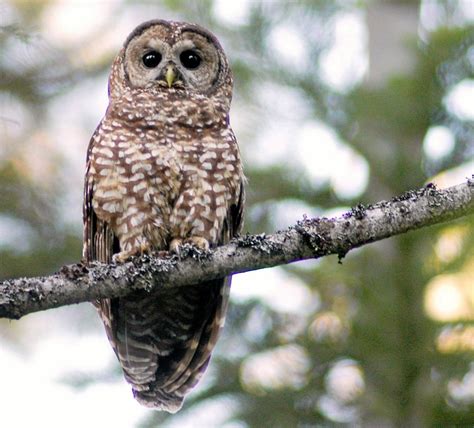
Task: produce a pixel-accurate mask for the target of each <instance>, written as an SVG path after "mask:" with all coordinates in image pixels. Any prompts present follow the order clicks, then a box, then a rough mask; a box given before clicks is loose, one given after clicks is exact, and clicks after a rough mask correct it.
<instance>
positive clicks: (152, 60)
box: [142, 51, 161, 68]
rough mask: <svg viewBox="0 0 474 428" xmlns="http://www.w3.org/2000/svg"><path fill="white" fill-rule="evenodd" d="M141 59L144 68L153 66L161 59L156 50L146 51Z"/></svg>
mask: <svg viewBox="0 0 474 428" xmlns="http://www.w3.org/2000/svg"><path fill="white" fill-rule="evenodd" d="M142 61H143V64H144V65H145V67H146V68H155V67H156V66H157V65H158V64H159V63H160V61H161V54H160V53H159V52H156V51H151V52H147V53H146V54H145V55H143V58H142Z"/></svg>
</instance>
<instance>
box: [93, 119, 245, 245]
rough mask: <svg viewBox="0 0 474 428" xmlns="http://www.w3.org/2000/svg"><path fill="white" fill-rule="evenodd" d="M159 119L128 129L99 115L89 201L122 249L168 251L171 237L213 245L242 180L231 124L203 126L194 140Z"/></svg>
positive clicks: (184, 130) (186, 130) (181, 128)
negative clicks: (193, 237)
mask: <svg viewBox="0 0 474 428" xmlns="http://www.w3.org/2000/svg"><path fill="white" fill-rule="evenodd" d="M167 113H168V114H169V113H170V112H167ZM165 117H167V118H169V117H175V118H176V117H177V116H176V115H174V116H173V115H167V116H165ZM178 117H179V116H178ZM159 119H160V117H159V116H158V115H155V123H152V124H151V125H150V123H149V122H150V121H148V122H147V126H146V127H139V126H137V124H134V125H133V127H130V128H127V127H125V126H124V125H123V124H120V123H119V122H117V120H114V121H110V120H107V119H104V121H103V122H102V124H101V126H100V127H99V130H98V133H97V134H96V136H95V138H96V141H95V145H94V146H93V148H92V151H91V157H92V162H91V165H93V166H92V168H91V171H90V180H91V182H93V183H94V190H93V194H94V196H93V200H92V206H93V208H94V211H95V212H96V214H97V216H98V217H99V218H100V219H101V220H103V221H106V222H107V223H109V224H110V225H111V227H112V230H113V232H114V234H115V235H116V236H117V238H118V239H119V242H120V248H121V249H122V251H125V252H136V251H137V250H140V251H141V252H144V251H148V250H150V249H155V250H161V249H168V244H169V241H170V237H176V236H179V237H183V238H185V237H188V236H200V237H203V238H205V239H206V240H208V241H209V242H210V243H216V242H217V240H218V238H219V231H220V230H221V229H222V223H223V221H224V218H225V216H226V213H227V209H228V206H229V204H230V200H231V199H232V198H233V197H235V191H236V187H237V185H238V184H239V180H240V176H239V173H240V171H237V170H236V168H235V167H234V165H235V162H236V160H237V158H238V153H237V147H236V145H235V140H234V136H233V134H232V131H231V130H230V129H229V128H224V129H223V128H222V127H221V126H219V127H218V126H215V127H214V126H207V127H202V128H200V132H199V138H196V135H195V133H190V132H189V128H188V127H187V126H186V124H181V126H180V124H177V123H176V120H174V121H173V123H167V122H170V121H163V120H159ZM119 125H121V126H119Z"/></svg>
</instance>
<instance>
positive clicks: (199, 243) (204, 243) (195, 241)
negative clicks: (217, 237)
mask: <svg viewBox="0 0 474 428" xmlns="http://www.w3.org/2000/svg"><path fill="white" fill-rule="evenodd" d="M184 243H185V244H191V245H192V246H193V247H197V248H199V249H200V250H204V251H207V250H208V249H209V241H208V240H207V239H206V238H203V237H201V236H191V238H188V239H186V240H185V241H184Z"/></svg>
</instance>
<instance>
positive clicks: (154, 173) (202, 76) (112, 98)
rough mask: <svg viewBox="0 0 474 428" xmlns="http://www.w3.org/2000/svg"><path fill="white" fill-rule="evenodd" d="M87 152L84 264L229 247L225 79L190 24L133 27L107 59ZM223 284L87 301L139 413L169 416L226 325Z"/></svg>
mask: <svg viewBox="0 0 474 428" xmlns="http://www.w3.org/2000/svg"><path fill="white" fill-rule="evenodd" d="M108 93H109V105H108V107H107V111H106V113H105V116H104V118H103V119H102V121H101V122H100V124H99V125H98V127H97V129H96V130H95V132H94V134H93V136H92V139H91V141H90V143H89V148H88V151H87V164H86V176H85V190H84V207H83V218H84V246H83V259H84V261H85V263H91V262H93V261H98V262H102V263H111V262H118V263H120V262H124V261H126V260H128V259H129V258H130V257H131V256H135V255H140V254H143V253H154V252H161V251H169V252H179V249H180V248H181V246H183V245H185V244H191V245H193V246H195V247H197V248H200V249H208V248H212V247H215V246H217V245H220V244H225V243H226V242H228V241H229V240H230V239H231V238H232V237H234V236H235V235H236V234H238V233H239V231H240V230H241V227H242V216H243V206H244V181H245V179H244V174H243V171H242V165H241V161H240V154H239V148H238V146H237V142H236V139H235V136H234V133H233V132H232V129H231V127H230V124H229V108H230V103H231V98H232V73H231V70H230V68H229V64H228V61H227V58H226V56H225V54H224V51H223V50H222V47H221V46H220V44H219V42H218V40H217V39H216V37H215V36H214V35H212V34H211V33H210V32H209V31H207V30H205V29H204V28H201V27H200V26H198V25H193V24H188V23H184V22H171V21H170V22H168V21H162V20H154V21H149V22H145V23H143V24H142V25H140V26H138V27H137V28H136V29H135V30H134V31H133V32H132V33H131V34H130V35H129V36H128V38H127V40H126V41H125V43H124V45H123V48H122V49H121V51H120V52H119V54H118V55H117V57H116V58H115V60H114V62H113V65H112V70H111V73H110V78H109V87H108ZM229 290H230V277H228V278H222V279H219V280H212V281H207V282H206V283H203V284H195V285H190V286H186V287H175V288H173V287H171V288H167V289H166V290H160V291H153V292H146V291H134V292H133V293H131V294H129V295H127V296H126V297H123V298H114V299H101V300H99V301H97V302H95V305H96V306H97V308H98V311H99V314H100V316H101V318H102V321H103V323H104V326H105V330H106V333H107V336H108V339H109V341H110V343H111V345H112V348H113V350H114V351H115V354H116V356H117V358H118V360H119V362H120V365H121V366H122V369H123V373H124V376H125V379H126V380H127V381H128V382H129V383H130V384H131V386H132V390H133V395H134V397H135V398H136V399H137V400H138V401H139V402H140V403H141V404H143V405H145V406H147V407H151V408H155V409H158V410H165V411H168V412H172V413H174V412H176V411H177V410H179V409H180V407H181V406H182V403H183V399H184V396H185V395H186V393H188V392H189V391H190V389H191V388H193V387H194V386H195V385H196V383H197V382H198V380H199V379H200V377H201V376H202V374H203V373H204V371H205V369H206V367H207V365H208V363H209V359H210V357H211V353H212V351H213V349H214V347H215V345H216V342H217V338H218V335H219V332H220V330H221V328H222V326H223V324H224V319H225V314H226V309H227V303H228V298H229Z"/></svg>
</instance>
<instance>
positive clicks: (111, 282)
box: [0, 176, 474, 319]
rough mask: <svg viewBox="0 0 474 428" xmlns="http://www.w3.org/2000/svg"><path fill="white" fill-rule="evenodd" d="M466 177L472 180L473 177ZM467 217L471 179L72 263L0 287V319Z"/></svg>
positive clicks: (332, 250)
mask: <svg viewBox="0 0 474 428" xmlns="http://www.w3.org/2000/svg"><path fill="white" fill-rule="evenodd" d="M473 178H474V176H473ZM473 213H474V179H473V180H468V181H467V182H466V183H463V184H459V185H457V186H454V187H450V188H448V189H443V190H437V189H436V188H435V186H434V185H432V184H429V185H427V186H426V187H424V188H422V189H420V190H417V191H409V192H406V193H405V194H403V195H401V196H399V197H397V198H394V199H392V200H391V201H382V202H379V203H377V204H375V205H369V206H362V205H358V206H356V207H354V208H352V210H351V211H349V212H347V213H345V214H343V215H342V216H340V217H336V218H325V217H322V218H314V219H307V218H304V219H303V220H302V221H300V222H298V223H297V224H296V225H294V226H291V227H289V228H288V229H287V230H285V231H281V232H276V233H274V234H272V235H264V234H262V235H248V236H244V237H240V238H238V239H235V240H233V241H231V242H230V243H229V244H227V245H224V246H221V247H218V248H215V249H212V250H210V251H206V252H204V251H200V250H197V249H195V248H193V247H189V246H185V247H183V248H182V250H181V252H180V254H179V255H171V256H166V257H154V256H150V255H143V256H140V257H136V258H133V259H132V260H131V261H129V262H127V263H124V264H111V265H103V264H99V263H97V264H94V265H92V266H84V265H82V264H75V265H69V266H64V267H63V268H62V269H61V270H60V272H58V273H56V274H53V275H51V276H47V277H36V278H19V279H12V280H7V281H3V282H0V317H4V318H10V319H19V318H21V317H22V316H24V315H26V314H28V313H31V312H36V311H41V310H45V309H52V308H57V307H59V306H64V305H69V304H73V303H80V302H86V301H93V300H95V299H99V298H112V297H120V296H125V295H126V294H128V293H130V292H131V291H132V290H139V289H142V290H148V291H150V290H152V289H153V290H159V289H165V288H167V287H177V286H183V285H190V284H198V283H201V282H203V281H204V280H210V279H215V278H220V277H224V276H226V275H231V274H236V273H241V272H246V271H250V270H256V269H262V268H267V267H272V266H277V265H282V264H286V263H292V262H296V261H299V260H305V259H311V258H313V259H316V258H320V257H323V256H326V255H329V254H337V255H338V256H339V258H340V259H341V258H343V257H344V256H345V255H346V254H347V252H348V251H350V250H351V249H354V248H357V247H360V246H362V245H365V244H368V243H370V242H374V241H379V240H381V239H384V238H387V237H390V236H395V235H398V234H401V233H405V232H408V231H410V230H416V229H419V228H422V227H425V226H430V225H433V224H437V223H442V222H445V221H448V220H453V219H456V218H460V217H463V216H465V215H469V214H473Z"/></svg>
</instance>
